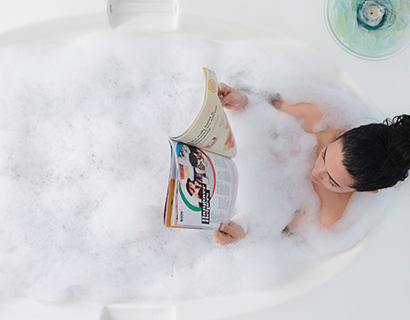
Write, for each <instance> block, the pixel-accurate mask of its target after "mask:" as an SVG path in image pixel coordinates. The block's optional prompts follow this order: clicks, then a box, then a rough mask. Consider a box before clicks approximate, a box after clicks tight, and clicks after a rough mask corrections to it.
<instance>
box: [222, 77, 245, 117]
mask: <svg viewBox="0 0 410 320" xmlns="http://www.w3.org/2000/svg"><path fill="white" fill-rule="evenodd" d="M220 86H221V89H222V91H221V92H220V100H221V104H222V107H224V108H227V109H230V110H235V111H237V110H240V109H243V108H245V107H246V105H247V104H248V97H247V96H246V94H244V93H241V92H239V91H238V90H235V89H234V88H232V87H230V86H228V85H226V84H225V83H222V82H221V83H220Z"/></svg>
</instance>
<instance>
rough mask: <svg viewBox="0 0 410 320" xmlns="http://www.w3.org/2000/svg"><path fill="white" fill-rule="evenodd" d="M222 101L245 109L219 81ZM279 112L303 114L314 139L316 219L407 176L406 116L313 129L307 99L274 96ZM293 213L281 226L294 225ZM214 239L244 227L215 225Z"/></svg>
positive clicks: (227, 239) (224, 239)
mask: <svg viewBox="0 0 410 320" xmlns="http://www.w3.org/2000/svg"><path fill="white" fill-rule="evenodd" d="M221 89H222V96H221V103H222V106H223V107H225V108H227V109H230V110H240V109H242V108H245V107H246V105H247V103H248V97H247V96H246V95H245V94H243V93H240V92H239V91H237V90H235V89H233V88H231V87H229V86H227V85H225V84H223V83H221ZM272 104H273V105H274V106H275V107H276V108H278V109H280V110H281V111H284V112H287V113H289V114H291V115H294V116H297V117H301V118H302V119H303V128H304V130H305V131H306V132H308V133H312V134H315V135H316V137H317V140H318V147H317V150H316V155H317V160H316V162H315V166H314V168H313V169H312V171H311V179H312V184H313V187H314V190H315V192H316V193H317V195H318V196H319V199H320V209H319V210H320V211H319V215H318V217H319V221H320V222H321V223H322V224H323V225H324V226H331V225H333V224H334V223H336V222H337V221H338V220H339V219H340V218H341V217H342V215H343V212H344V210H345V209H346V206H347V204H348V202H349V200H350V198H351V196H352V194H353V192H368V193H377V192H378V190H379V189H383V188H389V187H392V186H394V185H395V184H396V183H397V182H399V181H403V180H404V179H406V178H407V176H408V171H409V169H410V116H409V115H401V116H397V117H395V118H394V119H393V120H392V121H390V120H386V121H385V122H384V123H383V124H369V125H365V126H360V127H357V128H354V129H351V130H348V131H346V130H337V129H332V128H328V129H326V130H324V131H320V132H314V131H313V126H314V124H315V123H316V122H317V121H319V120H320V119H321V118H322V114H321V112H320V111H319V108H318V107H316V106H315V105H312V104H307V103H299V104H297V105H290V104H288V103H285V102H282V101H279V100H274V101H272ZM297 225H298V218H295V219H294V220H293V221H292V222H291V223H290V224H289V226H288V227H287V228H289V229H297ZM212 235H213V237H214V238H215V241H216V242H218V243H220V244H222V245H226V244H229V243H232V242H235V241H237V240H239V239H241V238H243V237H245V235H246V232H245V230H244V229H243V228H242V227H241V226H240V225H239V224H238V223H236V222H234V221H232V220H231V221H230V222H229V224H221V226H220V229H219V231H214V232H213V233H212Z"/></svg>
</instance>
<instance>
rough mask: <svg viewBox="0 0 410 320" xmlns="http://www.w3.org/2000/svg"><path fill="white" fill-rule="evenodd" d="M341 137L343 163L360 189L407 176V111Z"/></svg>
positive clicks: (409, 121)
mask: <svg viewBox="0 0 410 320" xmlns="http://www.w3.org/2000/svg"><path fill="white" fill-rule="evenodd" d="M338 139H340V140H341V142H342V145H343V149H342V153H343V165H344V166H345V167H346V169H347V171H348V172H349V174H350V175H351V177H352V178H353V180H354V181H355V182H354V184H353V185H352V186H350V187H351V188H354V189H355V190H357V191H375V190H379V189H384V188H389V187H393V186H394V185H395V184H396V183H397V182H399V181H403V180H405V179H406V178H407V176H408V174H409V169H410V116H409V115H406V114H403V115H401V116H396V117H394V118H393V119H392V120H390V119H386V120H385V121H384V122H383V123H374V124H369V125H365V126H360V127H357V128H354V129H352V130H349V131H347V132H345V133H344V134H343V135H342V136H340V137H339V138H338Z"/></svg>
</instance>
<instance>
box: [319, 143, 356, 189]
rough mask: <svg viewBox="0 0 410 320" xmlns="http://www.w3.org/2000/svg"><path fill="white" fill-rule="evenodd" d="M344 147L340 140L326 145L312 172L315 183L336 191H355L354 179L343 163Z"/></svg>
mask: <svg viewBox="0 0 410 320" xmlns="http://www.w3.org/2000/svg"><path fill="white" fill-rule="evenodd" d="M342 147H343V146H342V143H341V141H340V140H336V141H334V142H332V143H330V144H328V145H327V146H326V147H324V148H323V150H322V151H321V152H320V154H319V156H318V157H317V159H316V163H315V167H314V168H313V170H312V172H311V179H312V181H313V182H314V183H316V184H319V185H321V186H322V187H324V188H326V189H328V190H330V191H332V192H336V193H345V192H352V191H355V190H354V189H353V188H351V187H350V186H351V185H353V183H354V180H353V179H352V177H351V176H350V174H349V173H348V172H347V170H346V167H345V166H344V165H343V163H342V160H343V153H342Z"/></svg>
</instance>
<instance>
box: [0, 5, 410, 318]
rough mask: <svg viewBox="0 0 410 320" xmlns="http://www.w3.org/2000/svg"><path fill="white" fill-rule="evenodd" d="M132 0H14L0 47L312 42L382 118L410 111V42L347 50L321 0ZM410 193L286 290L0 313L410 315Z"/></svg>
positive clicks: (2, 24)
mask: <svg viewBox="0 0 410 320" xmlns="http://www.w3.org/2000/svg"><path fill="white" fill-rule="evenodd" d="M112 3H113V4H115V3H116V2H115V1H112ZM130 3H133V4H136V3H137V4H138V5H141V6H142V7H140V8H139V9H138V10H145V11H148V12H145V13H139V14H137V15H133V14H131V15H124V14H121V13H115V12H121V10H123V11H124V10H128V9H127V8H125V9H124V7H121V6H117V7H115V6H114V7H111V6H110V3H107V0H88V1H80V0H71V1H66V0H38V1H36V2H33V1H21V0H16V1H8V2H6V3H4V4H3V5H2V11H1V14H0V15H1V19H0V45H5V44H10V43H20V42H33V41H39V40H44V39H53V38H70V37H76V36H80V35H84V34H91V33H97V32H101V31H105V32H116V30H121V29H128V30H134V31H135V32H144V33H184V34H194V35H197V36H199V37H203V38H205V39H210V40H215V41H235V40H243V39H262V40H269V41H274V42H280V43H284V44H286V43H290V44H298V45H307V46H310V47H312V48H313V49H314V50H316V51H317V53H318V54H319V55H322V56H324V57H326V58H328V59H329V58H330V59H331V60H333V61H334V62H335V63H336V65H337V66H338V68H339V70H340V76H341V78H342V80H343V81H344V82H346V83H347V84H348V85H349V86H350V87H351V88H352V90H354V91H356V93H358V94H359V95H360V97H361V98H362V99H363V100H364V101H365V102H366V101H367V102H369V104H372V105H376V106H377V107H378V108H379V109H380V111H381V112H382V113H383V114H384V116H386V117H392V116H394V115H396V114H400V113H409V112H410V90H409V87H410V47H407V49H405V50H404V51H403V52H401V53H400V54H398V55H396V56H394V57H392V58H390V59H386V60H382V61H368V60H362V59H359V58H357V57H354V56H352V55H350V54H349V53H347V52H345V51H344V50H342V49H341V48H340V47H339V46H338V45H337V44H336V43H335V42H334V41H333V40H332V38H331V36H330V35H329V33H328V31H327V29H326V25H325V19H324V13H323V11H324V9H323V8H324V2H323V1H308V2H307V1H302V0H294V1H279V0H271V1H264V0H253V1H246V0H241V1H238V0H236V1H234V0H225V1H216V0H208V1H201V0H179V1H178V2H172V1H168V2H167V1H163V2H161V3H158V2H155V1H149V2H145V3H144V2H141V1H140V2H138V1H134V2H132V1H130ZM141 3H142V4H141ZM141 8H142V9H141ZM116 10H117V11H116ZM131 10H136V9H135V6H134V7H133V8H131ZM156 11H162V12H161V13H156ZM112 12H114V13H112ZM113 28H114V29H113ZM377 79H384V81H378V80H377ZM409 197H410V183H409V182H408V181H407V183H404V184H402V185H401V186H400V187H398V188H396V189H395V190H394V191H393V195H392V198H391V200H390V203H389V205H388V207H387V212H386V213H385V215H384V217H383V219H382V220H381V221H380V222H379V223H378V225H377V226H375V227H373V228H372V229H371V230H370V231H369V233H368V234H367V235H366V236H365V238H364V239H363V240H361V241H360V242H359V243H358V244H356V245H355V246H354V247H353V248H351V249H349V250H347V251H345V252H342V253H340V254H338V255H336V256H335V257H334V258H332V259H330V260H328V261H326V262H325V263H324V264H323V265H321V266H320V267H318V268H316V269H314V270H309V271H307V272H306V273H305V274H302V275H300V276H298V277H296V278H295V279H294V280H293V281H291V282H290V283H288V284H286V286H284V287H282V288H275V289H267V290H264V291H260V292H250V293H244V294H238V295H231V296H226V297H223V298H208V299H202V300H195V301H186V302H178V301H175V302H164V303H134V304H112V305H99V304H91V303H86V302H81V301H75V302H69V303H62V304H48V303H41V302H35V301H31V300H29V299H26V298H17V299H8V300H0V319H5V320H21V319H30V320H40V319H41V320H46V319H47V320H49V319H50V320H51V319H55V320H57V319H65V320H68V319H75V320H81V319H84V320H86V319H87V320H93V319H96V320H97V319H98V320H122V319H124V320H126V319H144V320H145V319H147V320H148V319H149V320H165V319H172V320H176V319H226V320H227V319H236V320H241V319H243V320H245V319H316V320H320V319H323V320H325V319H326V320H327V319H335V320H337V319H383V320H384V319H410V304H409V303H408V301H409V298H410V272H409V268H410V247H409V245H408V244H409V243H410V233H409V232H408V226H410V215H409V212H408V211H409V209H408V199H409Z"/></svg>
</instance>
